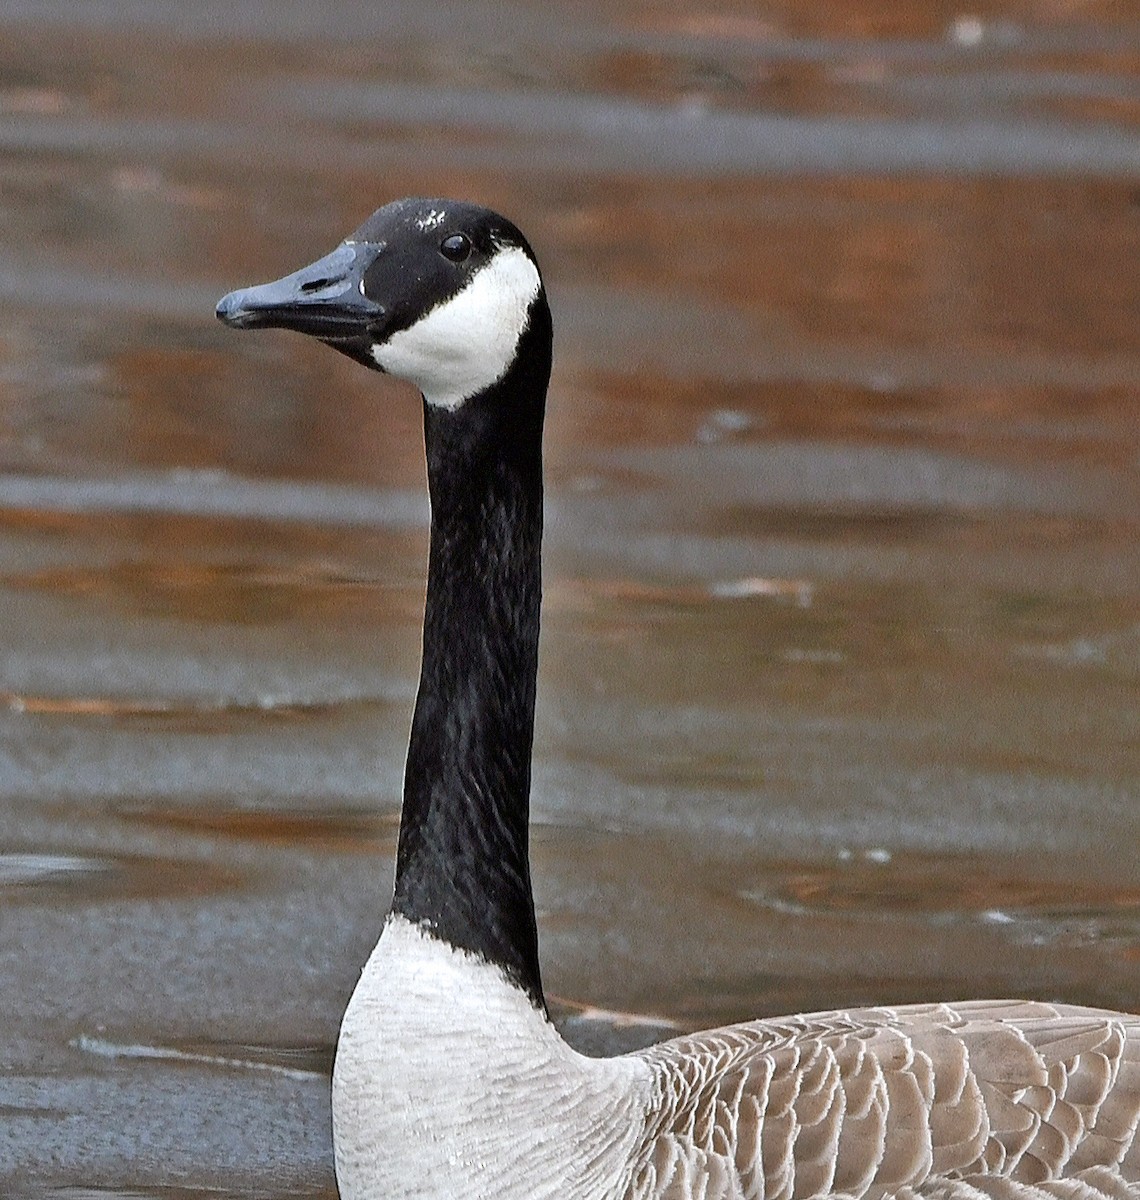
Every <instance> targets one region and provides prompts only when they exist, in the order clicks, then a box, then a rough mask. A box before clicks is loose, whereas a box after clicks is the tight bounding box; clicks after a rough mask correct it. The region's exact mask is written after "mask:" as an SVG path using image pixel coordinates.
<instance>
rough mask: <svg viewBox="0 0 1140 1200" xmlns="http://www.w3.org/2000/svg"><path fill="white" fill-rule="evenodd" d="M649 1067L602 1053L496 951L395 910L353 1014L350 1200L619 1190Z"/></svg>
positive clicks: (533, 1198)
mask: <svg viewBox="0 0 1140 1200" xmlns="http://www.w3.org/2000/svg"><path fill="white" fill-rule="evenodd" d="M650 1092H651V1078H650V1071H649V1069H648V1067H647V1066H646V1064H645V1063H644V1062H642V1061H641V1060H640V1059H637V1058H632V1057H631V1058H618V1059H602V1060H600V1059H589V1058H585V1057H583V1056H581V1055H579V1054H577V1053H575V1052H574V1051H573V1050H571V1049H570V1047H569V1046H567V1045H566V1043H565V1042H564V1041H563V1040H562V1039H561V1037H559V1035H558V1033H557V1031H556V1030H555V1029H554V1027H553V1026H552V1025H551V1024H550V1023H549V1022H548V1021H547V1020H546V1018H545V1017H544V1016H543V1015H542V1014H541V1013H540V1012H538V1010H536V1009H535V1008H534V1006H533V1005H532V1004H531V1003H530V1001H529V1000H528V999H527V997H526V996H525V995H524V994H523V993H522V992H521V991H519V989H518V988H516V987H514V986H513V985H512V984H511V983H509V982H508V981H507V979H506V977H505V976H504V975H503V974H502V972H501V971H500V970H499V969H498V968H497V967H493V966H490V965H489V964H488V963H486V962H484V961H482V960H481V959H479V958H477V957H475V956H474V955H471V954H468V953H466V952H463V951H458V950H455V949H454V948H453V947H451V946H449V945H447V944H446V943H444V942H441V941H438V940H437V939H436V938H434V937H432V936H430V935H429V934H427V933H426V932H424V931H423V930H422V929H420V928H419V927H417V926H415V925H413V924H411V923H410V922H409V921H407V920H405V919H404V918H402V917H398V916H393V917H391V918H389V921H388V923H387V925H386V926H385V928H384V932H383V934H382V935H381V937H380V941H379V943H378V944H377V946H376V949H375V950H374V951H373V952H372V956H371V958H369V960H368V963H367V965H366V966H365V968H364V972H363V974H362V975H361V978H360V982H359V983H358V984H357V987H356V991H355V992H354V993H353V996H352V1000H351V1002H350V1003H349V1006H348V1010H347V1012H346V1013H345V1016H344V1023H343V1025H342V1026H341V1031H340V1038H339V1041H338V1043H337V1053H336V1066H335V1069H334V1072H333V1139H334V1144H335V1153H336V1173H337V1183H338V1185H339V1187H340V1194H341V1200H381V1198H383V1200H402V1198H409V1200H410V1198H412V1197H415V1198H417V1200H524V1198H525V1200H544V1198H546V1197H549V1198H551V1200H555V1198H557V1200H568V1198H569V1197H573V1198H574V1200H610V1198H611V1197H620V1196H622V1195H623V1194H624V1192H625V1191H626V1189H627V1187H628V1186H629V1182H630V1176H631V1174H632V1169H633V1160H634V1157H635V1147H636V1144H637V1140H638V1137H639V1135H641V1134H643V1132H644V1127H645V1115H646V1111H647V1108H648V1106H649V1103H650Z"/></svg>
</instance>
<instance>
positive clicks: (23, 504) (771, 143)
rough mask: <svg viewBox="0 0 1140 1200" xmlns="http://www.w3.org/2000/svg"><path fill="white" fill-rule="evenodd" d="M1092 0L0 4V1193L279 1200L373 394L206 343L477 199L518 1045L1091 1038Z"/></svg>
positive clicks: (1125, 153) (415, 430)
mask: <svg viewBox="0 0 1140 1200" xmlns="http://www.w3.org/2000/svg"><path fill="white" fill-rule="evenodd" d="M1120 11H1121V10H1110V8H1109V6H1097V5H1092V6H1085V7H1083V8H1075V7H1071V6H1068V7H1066V6H1058V5H1046V4H1044V3H1036V4H1026V5H1019V6H1012V5H1006V6H1002V5H999V6H997V7H994V6H992V5H991V6H987V7H986V8H985V10H984V11H982V12H978V13H974V12H970V11H966V10H964V11H962V12H957V11H955V10H953V9H950V8H945V7H943V8H942V9H940V10H939V11H938V14H937V15H936V16H933V17H931V16H930V15H929V14H928V12H927V10H920V9H919V7H918V6H909V5H896V4H891V3H890V2H889V0H878V2H872V0H866V2H865V3H863V4H861V5H860V6H858V7H857V8H856V9H850V7H848V8H847V9H844V12H843V13H842V14H839V13H837V12H836V11H834V10H833V8H832V7H831V6H812V5H808V6H798V7H795V8H786V9H785V7H784V6H780V5H776V4H772V5H769V6H767V7H765V8H763V9H760V10H757V9H756V8H755V6H740V7H739V8H733V7H731V6H729V5H721V6H719V7H717V8H715V9H714V8H712V7H709V6H706V7H701V8H693V7H692V6H688V7H686V8H684V9H681V8H670V7H661V6H649V5H645V6H642V5H637V4H633V3H627V4H624V5H621V6H619V7H617V8H615V7H614V6H612V5H608V6H601V5H586V4H583V5H578V6H576V7H574V8H573V9H572V10H570V9H567V10H565V11H561V12H552V11H550V10H548V8H546V7H545V6H537V5H536V6H534V7H533V8H531V7H527V6H525V5H508V4H498V3H496V4H491V3H487V4H463V5H458V4H455V5H451V4H444V5H433V6H420V5H411V4H392V5H384V6H372V7H369V6H359V5H356V4H349V3H347V2H338V0H331V2H329V3H325V4H322V5H320V6H312V5H303V4H300V3H294V2H287V3H277V4H273V5H269V4H265V3H264V2H247V3H237V4H233V3H227V4H224V5H223V4H215V3H212V2H210V3H202V4H195V5H186V4H177V5H176V4H168V3H162V2H155V0H148V2H147V3H145V4H144V3H126V2H120V3H114V4H112V3H109V2H106V3H104V2H92V3H87V4H84V5H82V6H76V5H64V4H60V3H51V2H48V0H23V2H12V3H7V4H3V5H0V609H2V616H3V630H4V637H3V641H2V643H0V655H2V657H0V667H2V670H0V1011H2V1012H3V1013H4V1019H3V1023H2V1025H0V1192H2V1194H3V1195H4V1196H6V1197H7V1196H12V1197H17V1198H19V1197H55V1198H57V1200H62V1198H65V1197H66V1198H68V1200H91V1198H93V1197H99V1198H100V1200H112V1198H118V1200H122V1198H125V1197H131V1198H136V1197H146V1198H148V1200H152V1198H158V1197H162V1198H165V1200H185V1198H187V1197H199V1196H204V1195H207V1196H211V1197H219V1198H223V1200H229V1198H230V1197H238V1196H240V1197H245V1198H251V1197H256V1198H264V1200H283V1198H284V1197H302V1196H304V1197H309V1196H313V1197H326V1198H328V1197H332V1196H333V1195H334V1190H333V1184H332V1175H331V1150H330V1131H329V1111H328V1071H329V1065H330V1062H331V1055H332V1048H333V1045H334V1041H335V1035H336V1028H337V1022H338V1020H339V1016H340V1013H341V1011H342V1009H343V1006H344V1003H345V1001H346V999H347V996H348V994H349V992H350V990H351V988H352V984H353V981H354V979H355V977H356V974H357V972H358V971H359V968H360V965H361V963H362V962H363V959H364V957H365V956H366V954H367V952H368V950H369V948H370V946H371V944H372V941H373V940H374V938H375V935H376V931H377V927H378V923H379V921H380V919H381V916H382V913H383V911H384V907H385V905H386V903H387V898H388V895H389V889H390V886H391V869H392V854H393V849H394V839H395V831H396V817H397V805H398V797H399V789H400V777H401V770H402V757H403V749H404V743H405V739H406V736H407V727H408V720H409V714H410V705H411V700H412V696H413V694H414V686H415V677H416V670H417V657H418V638H419V620H420V608H421V604H422V590H423V566H424V553H425V548H426V512H427V510H426V502H425V499H424V489H423V463H422V450H421V442H420V436H421V435H420V428H419V426H420V413H419V407H418V403H417V401H416V399H415V397H414V395H413V394H412V393H411V391H410V390H409V389H407V388H406V387H404V386H402V385H399V384H396V383H393V382H391V381H387V380H383V379H380V378H379V377H376V376H371V375H369V374H367V373H366V372H364V371H362V370H360V369H359V368H358V367H356V366H354V365H353V364H351V363H349V362H348V361H347V360H342V359H340V358H339V357H337V356H335V355H332V354H330V353H328V352H327V351H326V350H324V349H323V348H322V347H320V346H318V345H315V344H310V343H308V342H306V341H305V340H304V339H301V338H290V337H288V336H286V335H283V334H265V335H259V336H256V337H253V336H250V337H235V336H234V335H232V334H229V333H227V332H226V331H225V330H223V329H221V328H220V327H219V326H218V325H217V323H216V322H215V321H214V320H213V316H212V306H213V303H214V301H215V300H216V299H217V297H218V296H220V295H221V294H222V293H223V292H224V291H227V290H229V289H230V288H232V287H234V286H238V285H241V284H245V283H249V282H253V281H256V280H260V279H266V278H271V277H273V276H276V275H279V274H281V273H283V272H285V271H288V270H292V269H293V268H295V267H296V266H298V265H300V264H301V263H304V262H306V261H309V260H310V259H311V258H313V257H315V256H317V255H319V254H322V253H324V252H326V251H327V250H328V249H329V248H331V246H333V245H335V243H336V242H337V241H338V240H339V239H340V238H341V237H342V236H343V235H344V233H345V232H346V231H347V230H349V229H351V228H353V227H355V225H356V224H358V223H359V221H360V220H361V219H362V218H363V217H364V216H366V215H367V213H368V212H369V211H370V210H371V209H372V208H373V207H375V206H377V205H378V204H380V203H382V202H384V201H386V200H388V199H390V198H392V197H394V196H397V195H402V194H408V193H413V194H414V193H419V194H436V193H444V194H461V195H464V196H470V197H473V198H477V199H480V200H482V201H484V202H486V203H489V204H492V205H495V206H498V207H500V208H502V209H504V210H506V211H507V212H508V213H509V214H510V215H511V216H512V217H513V218H514V219H515V220H517V222H518V223H519V224H520V225H521V226H522V227H523V228H524V229H525V230H526V231H527V232H528V234H529V235H530V237H531V240H532V241H533V242H534V244H535V245H536V247H537V249H538V251H539V254H540V256H541V258H542V260H543V263H544V265H545V269H546V274H547V279H548V285H549V288H550V292H551V300H552V305H553V308H554V312H555V319H556V324H557V347H556V352H557V361H556V368H555V376H554V380H553V386H552V392H551V403H550V410H549V423H548V437H547V463H548V526H547V558H546V605H545V626H544V644H543V657H542V672H541V680H540V714H539V725H538V730H537V748H536V762H535V812H536V825H535V830H534V859H535V874H536V886H537V902H538V906H539V913H540V926H541V935H542V951H543V959H544V970H545V976H546V982H547V986H548V990H549V991H550V993H551V995H552V1006H553V1008H554V1010H555V1012H556V1013H557V1015H558V1018H559V1020H560V1021H561V1022H562V1023H563V1026H564V1028H565V1029H566V1031H567V1034H568V1036H570V1037H571V1038H572V1039H573V1040H574V1041H575V1042H576V1044H578V1045H580V1046H582V1047H583V1048H586V1049H588V1050H590V1051H593V1052H612V1051H614V1050H618V1049H622V1048H626V1047H630V1046H634V1045H639V1044H644V1043H645V1042H646V1041H648V1040H652V1039H653V1038H655V1037H659V1036H662V1035H663V1034H665V1033H668V1032H669V1031H670V1030H673V1029H678V1028H689V1027H693V1026H698V1025H705V1024H710V1023H714V1022H717V1021H727V1020H733V1019H737V1018H742V1017H746V1016H754V1015H762V1014H774V1013H779V1012H786V1011H789V1010H795V1009H814V1008H824V1007H828V1006H838V1005H848V1004H862V1003H871V1002H890V1001H908V1000H929V999H932V998H936V997H941V998H946V997H953V998H957V997H965V996H979V995H987V994H988V995H997V994H1007V995H1008V994H1019V995H1029V996H1041V997H1048V998H1059V999H1065V1000H1072V1001H1081V1002H1087V1003H1095V1004H1104V1005H1112V1006H1121V1007H1131V1008H1136V1007H1137V1006H1140V864H1138V863H1137V859H1136V855H1135V854H1134V853H1133V847H1135V846H1136V845H1137V844H1138V841H1140V838H1138V835H1140V803H1138V801H1140V784H1138V780H1140V741H1138V739H1137V728H1138V722H1137V710H1138V702H1140V694H1138V682H1140V603H1138V600H1140V585H1138V583H1137V580H1140V549H1138V545H1140V542H1138V539H1137V531H1138V528H1140V422H1138V421H1137V416H1136V404H1137V400H1136V397H1137V394H1138V386H1140V335H1138V333H1137V315H1138V312H1140V285H1138V283H1137V279H1138V276H1137V272H1136V270H1135V264H1136V262H1137V252H1138V250H1140V201H1138V195H1140V192H1138V188H1140V101H1138V100H1137V96H1138V95H1140V91H1138V88H1137V76H1138V74H1140V70H1138V68H1140V24H1137V23H1136V22H1135V21H1130V20H1128V19H1126V18H1121V17H1119V16H1115V17H1114V16H1113V12H1117V13H1119V12H1120ZM841 17H842V20H841Z"/></svg>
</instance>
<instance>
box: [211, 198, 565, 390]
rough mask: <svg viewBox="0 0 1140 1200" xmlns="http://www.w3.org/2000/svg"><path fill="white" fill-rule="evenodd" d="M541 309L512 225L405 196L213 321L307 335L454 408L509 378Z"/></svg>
mask: <svg viewBox="0 0 1140 1200" xmlns="http://www.w3.org/2000/svg"><path fill="white" fill-rule="evenodd" d="M544 306H545V297H544V295H543V289H542V278H541V276H540V275H539V271H538V265H537V263H536V262H535V259H534V254H533V252H532V251H531V248H530V246H529V245H528V244H527V242H526V239H525V238H524V237H523V235H522V234H521V233H520V232H519V231H518V229H517V228H515V226H514V225H512V224H511V222H510V221H508V220H506V218H504V217H501V216H499V215H498V214H497V213H494V212H491V211H490V210H489V209H486V208H481V207H479V206H478V205H475V204H467V203H463V202H461V201H456V200H421V199H408V200H397V201H394V202H393V203H392V204H387V205H385V206H384V207H383V208H381V209H377V211H376V212H374V213H373V214H372V216H370V217H369V218H368V220H367V221H365V222H364V224H363V225H361V226H360V228H359V229H357V230H356V232H355V233H353V234H352V235H351V236H350V237H348V238H346V239H345V240H344V241H343V242H341V244H340V245H339V246H338V247H337V248H336V249H335V250H334V251H333V252H332V253H331V254H327V255H326V256H325V257H324V258H321V259H318V261H317V262H315V263H312V264H311V265H310V266H308V267H304V268H302V269H301V270H300V271H296V272H294V273H293V274H292V275H287V276H286V277H285V278H284V279H278V280H276V281H275V282H273V283H266V284H261V285H259V286H257V287H250V288H243V289H241V290H239V291H236V292H231V293H230V294H229V295H228V296H225V297H223V298H222V300H221V301H219V303H218V307H217V315H218V319H219V320H221V321H224V322H225V323H226V324H227V325H230V326H232V327H234V328H236V329H265V328H278V329H295V330H297V331H299V332H301V333H307V334H310V335H311V336H313V337H316V338H319V339H320V340H321V341H322V342H324V343H325V344H326V345H329V346H332V347H333V348H334V349H336V350H340V351H341V352H342V353H344V354H347V355H349V356H350V357H351V358H354V359H356V360H357V361H358V362H361V363H363V364H364V365H365V366H368V367H372V368H373V369H376V370H380V371H386V372H388V373H390V374H392V375H395V376H398V377H399V378H402V379H407V380H409V381H410V382H412V383H414V384H415V385H416V386H417V387H419V389H420V390H421V391H422V392H423V394H424V398H425V400H427V402H428V403H429V404H430V405H432V406H434V407H436V408H442V409H450V410H454V409H456V408H458V407H459V406H460V405H462V404H463V402H464V401H465V400H467V399H469V398H470V397H472V396H474V395H477V394H478V393H480V392H484V391H486V390H487V389H488V388H490V387H491V386H492V385H493V384H495V383H497V382H498V381H499V380H500V379H502V378H503V377H504V376H505V375H506V374H507V372H508V370H509V369H510V367H511V365H512V364H513V362H514V360H515V357H516V354H517V352H518V348H519V344H520V340H521V339H522V336H523V334H524V333H525V332H526V330H527V328H528V326H529V325H530V324H531V317H532V314H533V312H534V311H536V309H537V308H539V307H544Z"/></svg>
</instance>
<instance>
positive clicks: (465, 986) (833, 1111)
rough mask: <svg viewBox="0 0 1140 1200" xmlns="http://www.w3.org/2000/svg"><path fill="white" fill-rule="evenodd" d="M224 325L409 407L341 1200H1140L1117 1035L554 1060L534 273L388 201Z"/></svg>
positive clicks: (847, 1031) (926, 1010)
mask: <svg viewBox="0 0 1140 1200" xmlns="http://www.w3.org/2000/svg"><path fill="white" fill-rule="evenodd" d="M218 316H219V318H220V319H222V320H223V321H225V322H226V323H227V324H229V325H232V326H235V327H238V328H257V327H280V328H289V329H296V330H299V331H301V332H305V333H309V334H311V335H312V336H315V337H317V338H319V339H320V340H322V341H324V342H326V343H327V344H329V345H330V346H332V347H334V348H335V349H338V350H340V351H341V352H342V353H345V354H348V355H350V356H351V357H353V358H355V359H356V360H358V361H359V362H361V363H363V364H364V365H366V366H369V367H372V368H374V369H379V370H382V371H386V372H389V373H391V374H393V375H397V376H400V377H402V378H405V379H408V380H410V381H411V382H412V383H414V384H416V386H417V387H419V389H420V390H421V392H422V393H423V397H424V429H425V445H426V450H427V459H428V483H429V490H430V494H431V502H432V529H431V542H430V552H429V561H428V587H427V599H426V607H425V615H424V643H423V663H422V669H421V677H420V686H419V691H418V693H417V699H416V707H415V713H414V716H413V721H412V731H411V739H410V744H409V750H408V763H407V770H406V773H405V782H404V804H403V811H402V816H401V826H400V840H399V848H398V853H397V864H396V886H395V895H394V897H393V903H392V911H391V913H390V915H389V917H388V919H387V921H386V923H385V925H384V928H383V930H382V932H381V934H380V939H379V941H378V943H377V945H376V948H375V950H374V951H373V953H372V955H371V957H370V958H369V960H368V962H367V964H366V965H365V967H364V969H363V972H362V974H361V977H360V981H359V983H358V984H357V987H356V989H355V991H354V993H353V996H352V999H351V1001H350V1003H349V1006H348V1009H347V1011H346V1013H345V1017H344V1021H343V1024H342V1027H341V1031H340V1037H339V1040H338V1043H337V1054H336V1064H335V1068H334V1074H333V1134H334V1149H335V1160H336V1172H337V1182H338V1186H339V1188H340V1194H341V1197H342V1200H396V1198H403V1197H407V1198H413V1197H414V1198H420V1200H543V1198H547V1197H549V1198H551V1200H554V1198H557V1200H745V1198H747V1200H798V1198H801V1197H815V1196H829V1195H837V1196H849V1197H853V1198H855V1197H870V1198H872V1200H880V1198H882V1197H887V1196H899V1197H905V1198H907V1200H909V1198H910V1197H912V1196H914V1197H918V1196H923V1197H930V1198H931V1200H982V1197H985V1196H989V1197H993V1198H994V1200H1005V1198H1007V1197H1008V1198H1010V1200H1016V1198H1024V1200H1045V1198H1046V1197H1054V1198H1055V1200H1070V1198H1071V1200H1095V1198H1096V1197H1098V1196H1106V1197H1124V1196H1132V1197H1140V1139H1137V1138H1136V1130H1137V1124H1138V1122H1140V1018H1138V1017H1134V1016H1129V1015H1126V1014H1121V1013H1111V1012H1103V1011H1098V1010H1092V1009H1085V1008H1077V1007H1072V1006H1065V1005H1055V1004H1044V1003H1035V1002H1029V1001H988V1002H970V1003H962V1004H935V1005H917V1006H915V1005H912V1006H907V1007H902V1008H894V1009H889V1008H883V1009H866V1010H861V1011H852V1012H833V1013H816V1014H812V1015H807V1016H794V1017H788V1018H784V1019H779V1020H770V1021H756V1022H749V1023H744V1024H739V1025H733V1026H728V1027H726V1028H723V1029H717V1030H711V1031H708V1032H705V1033H699V1034H694V1035H691V1036H687V1037H681V1038H676V1039H674V1040H672V1041H668V1042H664V1043H662V1044H660V1045H657V1046H653V1047H650V1048H649V1049H647V1050H643V1051H639V1052H637V1053H634V1054H627V1055H622V1056H619V1057H615V1058H609V1059H593V1058H586V1057H584V1056H582V1055H580V1054H578V1053H576V1052H575V1051H574V1050H572V1049H571V1048H570V1047H569V1046H568V1045H567V1044H566V1043H565V1042H564V1041H563V1040H562V1038H561V1037H560V1036H559V1034H558V1032H557V1031H556V1030H555V1028H554V1026H553V1025H552V1024H551V1022H550V1020H549V1017H548V1016H547V1012H546V1007H545V1002H544V1000H543V993H542V983H541V974H540V970H539V962H538V947H537V933H536V928H535V919H534V904H533V899H532V895H531V884H530V866H529V857H528V852H527V822H528V817H529V792H530V758H531V740H532V734H533V723H534V695H535V677H536V672H537V661H538V657H537V656H538V626H539V604H540V597H541V554H540V551H541V536H542V467H541V441H542V422H543V413H544V406H545V397H546V386H547V382H548V378H549V373H550V355H551V322H550V312H549V308H548V306H547V302H546V296H545V293H544V290H543V287H542V280H541V276H540V274H539V270H538V266H537V263H536V262H535V258H534V255H533V253H532V251H531V249H530V247H529V246H528V244H527V243H526V240H525V239H524V238H523V236H522V234H521V233H520V232H519V231H518V230H517V229H516V228H515V227H514V226H513V225H512V224H510V222H508V221H506V220H505V219H504V218H502V217H500V216H498V215H497V214H495V213H492V212H489V211H488V210H486V209H483V208H479V207H476V206H474V205H470V204H463V203H459V202H454V201H443V200H403V201H398V202H396V203H394V204H390V205H388V206H386V207H385V208H382V209H380V210H378V211H377V212H376V213H374V214H373V216H372V217H370V218H369V219H368V221H366V222H365V223H364V225H362V226H361V227H360V229H359V230H357V231H356V232H355V233H354V234H353V235H351V236H350V237H349V238H348V239H346V240H345V241H344V242H342V243H341V245H340V246H338V247H337V248H336V250H334V251H333V252H332V253H331V254H329V255H327V256H325V258H323V259H320V260H318V261H317V262H316V263H314V264H312V265H311V266H310V267H306V268H304V269H302V270H301V271H298V272H296V273H295V274H293V275H290V276H287V277H285V278H284V279H281V280H278V281H276V282H274V283H270V284H265V285H261V286H259V287H253V288H247V289H243V290H241V291H237V292H232V293H230V294H229V295H228V296H226V297H225V298H224V299H223V300H222V301H221V302H220V303H219V305H218Z"/></svg>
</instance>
